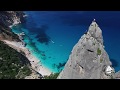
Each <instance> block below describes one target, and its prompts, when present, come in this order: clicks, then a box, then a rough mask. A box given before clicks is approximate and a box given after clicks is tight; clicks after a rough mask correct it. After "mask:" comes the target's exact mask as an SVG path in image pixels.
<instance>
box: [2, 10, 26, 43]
mask: <svg viewBox="0 0 120 90" xmlns="http://www.w3.org/2000/svg"><path fill="white" fill-rule="evenodd" d="M22 22H25V19H24V13H23V12H22V11H0V40H9V41H20V40H19V37H18V36H17V35H16V34H14V33H13V32H12V31H11V28H10V27H11V26H12V25H16V24H19V23H22Z"/></svg>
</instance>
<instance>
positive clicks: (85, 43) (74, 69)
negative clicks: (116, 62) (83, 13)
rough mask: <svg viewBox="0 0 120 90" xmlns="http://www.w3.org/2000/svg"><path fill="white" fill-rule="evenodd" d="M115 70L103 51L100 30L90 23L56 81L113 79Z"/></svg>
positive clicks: (95, 24)
mask: <svg viewBox="0 0 120 90" xmlns="http://www.w3.org/2000/svg"><path fill="white" fill-rule="evenodd" d="M116 76H120V74H119V73H118V74H116V75H115V70H114V68H113V67H112V63H111V62H110V59H109V56H108V54H107V52H106V51H105V49H104V43H103V36H102V30H101V29H100V27H99V26H98V24H97V23H96V21H95V20H94V21H92V23H91V25H90V26H89V28H88V31H87V32H85V34H84V35H83V36H82V37H81V38H80V40H79V41H78V43H77V44H76V45H75V46H74V47H73V50H72V52H71V55H70V56H69V59H68V61H67V63H66V65H65V67H64V69H63V70H62V71H61V73H60V74H59V76H58V78H57V79H114V78H116Z"/></svg>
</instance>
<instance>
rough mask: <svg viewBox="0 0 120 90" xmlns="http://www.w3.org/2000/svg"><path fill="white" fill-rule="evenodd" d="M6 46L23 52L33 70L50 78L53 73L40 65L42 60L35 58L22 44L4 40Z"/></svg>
mask: <svg viewBox="0 0 120 90" xmlns="http://www.w3.org/2000/svg"><path fill="white" fill-rule="evenodd" d="M2 41H3V42H4V43H5V44H7V45H8V46H10V47H11V48H13V49H15V50H17V51H18V52H21V51H23V52H24V53H25V57H26V58H27V59H28V60H29V61H30V63H31V67H32V69H34V70H35V71H37V72H38V73H40V74H41V75H42V76H46V75H47V76H49V75H50V74H51V73H52V71H50V70H49V69H48V68H46V67H45V66H43V65H42V64H41V63H40V60H39V59H37V58H36V57H35V56H33V55H32V53H31V52H30V51H29V49H27V48H26V47H25V46H24V45H23V44H22V42H15V41H8V40H2Z"/></svg>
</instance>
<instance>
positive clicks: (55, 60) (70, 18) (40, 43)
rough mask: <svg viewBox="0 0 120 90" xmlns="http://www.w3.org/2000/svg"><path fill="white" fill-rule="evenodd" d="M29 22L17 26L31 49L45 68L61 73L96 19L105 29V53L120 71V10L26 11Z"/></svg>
mask: <svg viewBox="0 0 120 90" xmlns="http://www.w3.org/2000/svg"><path fill="white" fill-rule="evenodd" d="M25 13H26V14H27V15H28V16H27V18H26V23H25V24H23V25H21V26H20V25H19V26H17V27H13V31H14V32H16V33H20V32H22V31H24V32H25V33H26V36H25V37H24V39H25V40H24V41H25V42H26V43H27V46H26V47H27V48H29V49H30V51H31V52H32V53H33V54H34V55H35V56H36V57H38V58H39V59H40V60H41V62H42V63H43V65H44V66H46V67H48V68H49V69H50V70H52V71H53V72H58V71H60V70H61V69H62V68H63V67H62V66H64V64H65V63H66V61H67V60H68V57H69V55H70V53H71V50H72V48H73V46H74V45H75V44H76V43H77V42H78V40H79V39H80V37H81V36H82V35H83V34H84V32H85V31H86V30H87V29H88V27H89V25H90V24H91V22H92V20H93V19H94V18H95V19H96V21H97V23H98V25H99V26H100V28H101V29H102V33H103V38H104V45H105V50H106V51H107V53H108V55H109V57H110V60H111V61H112V63H113V67H114V68H115V70H116V71H118V70H120V55H119V53H120V46H119V45H120V35H119V33H120V30H119V29H120V11H119V12H118V11H25Z"/></svg>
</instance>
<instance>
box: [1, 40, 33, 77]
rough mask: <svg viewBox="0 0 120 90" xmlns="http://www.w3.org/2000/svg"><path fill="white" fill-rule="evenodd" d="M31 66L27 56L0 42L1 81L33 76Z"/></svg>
mask: <svg viewBox="0 0 120 90" xmlns="http://www.w3.org/2000/svg"><path fill="white" fill-rule="evenodd" d="M29 66H30V63H29V61H28V59H27V58H26V57H25V56H23V55H22V54H20V53H18V52H17V51H16V50H14V49H12V48H11V47H9V46H7V45H6V44H4V43H3V42H1V41H0V79H18V78H19V79H20V78H24V77H25V76H28V75H30V74H31V70H30V68H29ZM20 73H22V74H20Z"/></svg>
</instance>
